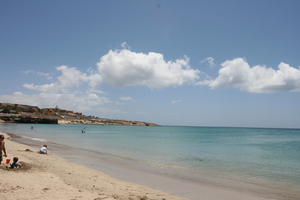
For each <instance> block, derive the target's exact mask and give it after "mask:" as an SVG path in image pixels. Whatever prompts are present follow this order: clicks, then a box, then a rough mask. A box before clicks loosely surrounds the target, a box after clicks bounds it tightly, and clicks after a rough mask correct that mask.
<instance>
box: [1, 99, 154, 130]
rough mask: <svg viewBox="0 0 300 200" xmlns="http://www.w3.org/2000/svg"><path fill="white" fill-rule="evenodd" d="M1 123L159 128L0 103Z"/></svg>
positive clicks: (140, 123) (148, 124)
mask: <svg viewBox="0 0 300 200" xmlns="http://www.w3.org/2000/svg"><path fill="white" fill-rule="evenodd" d="M0 122H2V123H34V124H90V125H126V126H158V124H155V123H150V122H141V121H130V120H116V119H107V118H100V117H96V116H86V115H84V114H82V113H79V112H74V111H70V110H65V109H61V108H58V107H56V108H39V107H37V106H30V105H22V104H11V103H0Z"/></svg>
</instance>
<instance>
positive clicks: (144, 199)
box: [140, 196, 148, 200]
mask: <svg viewBox="0 0 300 200" xmlns="http://www.w3.org/2000/svg"><path fill="white" fill-rule="evenodd" d="M140 200H148V197H147V196H143V197H140Z"/></svg>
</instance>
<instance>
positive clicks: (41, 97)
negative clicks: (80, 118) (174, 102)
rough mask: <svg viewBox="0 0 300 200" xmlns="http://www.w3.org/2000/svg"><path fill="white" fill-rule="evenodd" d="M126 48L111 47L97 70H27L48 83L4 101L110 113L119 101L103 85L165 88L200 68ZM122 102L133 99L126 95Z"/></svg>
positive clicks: (28, 85)
mask: <svg viewBox="0 0 300 200" xmlns="http://www.w3.org/2000/svg"><path fill="white" fill-rule="evenodd" d="M122 47H123V48H124V49H122V50H110V51H109V52H108V53H107V54H105V55H104V56H102V57H101V58H100V61H99V63H97V68H96V69H94V70H93V69H88V70H86V71H81V70H79V69H77V68H74V67H69V66H66V65H61V66H58V67H56V70H57V71H58V72H60V74H59V75H58V76H57V77H56V78H53V77H51V78H50V74H47V73H37V72H33V71H24V73H26V74H35V75H40V76H44V77H48V78H46V79H48V83H46V84H36V83H25V84H23V87H24V88H26V89H30V90H33V91H34V92H35V93H34V94H32V93H31V94H25V93H22V92H16V93H13V94H9V95H1V96H0V101H2V102H11V103H20V104H29V105H36V106H39V107H55V106H59V107H61V108H65V109H71V110H76V111H80V112H89V113H94V112H95V111H96V110H97V112H101V110H106V113H112V112H114V113H116V112H120V111H118V109H115V108H113V107H114V106H108V105H113V104H115V105H117V104H118V102H112V101H110V100H109V98H107V97H106V93H104V92H103V91H101V90H99V86H101V84H103V83H105V84H111V85H114V86H131V85H136V86H147V87H151V88H162V87H171V86H180V85H183V84H186V83H192V82H194V81H195V80H197V78H198V74H199V73H200V71H198V70H194V69H192V68H190V66H189V60H188V58H184V59H177V60H175V61H166V60H165V59H164V57H163V55H162V54H159V53H154V52H150V53H136V52H133V51H131V50H129V49H128V48H129V46H128V45H127V43H123V44H122ZM120 100H121V101H130V100H132V97H129V96H124V97H121V98H120Z"/></svg>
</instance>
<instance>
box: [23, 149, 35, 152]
mask: <svg viewBox="0 0 300 200" xmlns="http://www.w3.org/2000/svg"><path fill="white" fill-rule="evenodd" d="M24 151H28V152H33V151H32V150H31V149H25V150H24Z"/></svg>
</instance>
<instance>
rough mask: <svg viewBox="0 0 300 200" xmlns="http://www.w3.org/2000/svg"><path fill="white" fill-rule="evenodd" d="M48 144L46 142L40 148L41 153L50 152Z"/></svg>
mask: <svg viewBox="0 0 300 200" xmlns="http://www.w3.org/2000/svg"><path fill="white" fill-rule="evenodd" d="M47 147H48V146H47V145H46V144H44V145H43V146H42V147H41V148H40V151H39V153H40V154H47V153H48V152H47V151H48V150H47Z"/></svg>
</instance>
